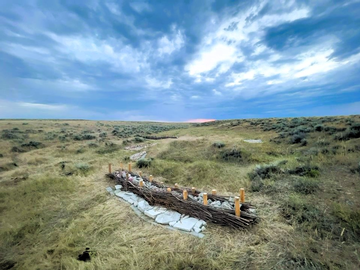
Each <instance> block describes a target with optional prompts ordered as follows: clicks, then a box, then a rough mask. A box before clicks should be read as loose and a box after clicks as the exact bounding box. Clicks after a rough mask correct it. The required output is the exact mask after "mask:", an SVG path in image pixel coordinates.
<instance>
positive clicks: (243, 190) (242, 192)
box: [240, 188, 245, 203]
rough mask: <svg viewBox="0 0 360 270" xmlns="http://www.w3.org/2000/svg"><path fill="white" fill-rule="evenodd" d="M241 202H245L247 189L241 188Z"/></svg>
mask: <svg viewBox="0 0 360 270" xmlns="http://www.w3.org/2000/svg"><path fill="white" fill-rule="evenodd" d="M240 202H241V203H244V202H245V189H243V188H240Z"/></svg>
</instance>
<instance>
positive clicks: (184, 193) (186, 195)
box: [183, 189, 188, 200]
mask: <svg viewBox="0 0 360 270" xmlns="http://www.w3.org/2000/svg"><path fill="white" fill-rule="evenodd" d="M183 198H184V200H187V198H188V192H187V190H186V189H184V191H183Z"/></svg>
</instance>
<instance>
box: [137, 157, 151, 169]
mask: <svg viewBox="0 0 360 270" xmlns="http://www.w3.org/2000/svg"><path fill="white" fill-rule="evenodd" d="M151 162H152V159H151V158H142V159H139V160H138V161H137V162H136V165H137V166H138V167H139V168H147V167H150V165H151Z"/></svg>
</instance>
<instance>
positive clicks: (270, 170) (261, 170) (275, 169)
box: [249, 164, 282, 180]
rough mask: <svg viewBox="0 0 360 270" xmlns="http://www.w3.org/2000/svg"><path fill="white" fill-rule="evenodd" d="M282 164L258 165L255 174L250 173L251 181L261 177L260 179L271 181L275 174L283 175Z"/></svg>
mask: <svg viewBox="0 0 360 270" xmlns="http://www.w3.org/2000/svg"><path fill="white" fill-rule="evenodd" d="M279 165H280V164H264V165H256V168H255V170H254V172H252V173H249V177H250V180H253V179H256V178H257V177H260V179H269V178H270V177H271V176H272V175H273V174H276V173H281V172H282V170H281V169H280V167H279Z"/></svg>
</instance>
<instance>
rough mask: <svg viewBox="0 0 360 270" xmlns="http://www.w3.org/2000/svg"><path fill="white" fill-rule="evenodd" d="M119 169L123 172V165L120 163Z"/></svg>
mask: <svg viewBox="0 0 360 270" xmlns="http://www.w3.org/2000/svg"><path fill="white" fill-rule="evenodd" d="M120 169H121V170H123V169H124V166H123V163H122V162H120Z"/></svg>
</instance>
